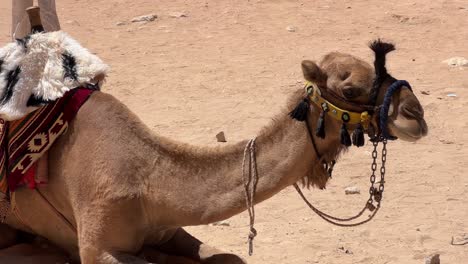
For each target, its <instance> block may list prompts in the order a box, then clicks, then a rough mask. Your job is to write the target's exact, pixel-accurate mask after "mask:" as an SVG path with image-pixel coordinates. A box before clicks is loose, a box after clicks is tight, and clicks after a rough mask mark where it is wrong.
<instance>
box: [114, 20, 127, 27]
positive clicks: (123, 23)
mask: <svg viewBox="0 0 468 264" xmlns="http://www.w3.org/2000/svg"><path fill="white" fill-rule="evenodd" d="M115 25H116V26H124V25H127V22H124V21H120V22H117V23H115Z"/></svg>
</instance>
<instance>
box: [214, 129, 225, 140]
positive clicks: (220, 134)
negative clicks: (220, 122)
mask: <svg viewBox="0 0 468 264" xmlns="http://www.w3.org/2000/svg"><path fill="white" fill-rule="evenodd" d="M216 140H218V142H226V136H225V135H224V132H223V131H221V132H219V133H218V134H216Z"/></svg>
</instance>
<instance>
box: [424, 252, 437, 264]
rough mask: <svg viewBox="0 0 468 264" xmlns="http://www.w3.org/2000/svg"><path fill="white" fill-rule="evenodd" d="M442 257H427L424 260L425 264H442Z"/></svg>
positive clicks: (435, 255)
mask: <svg viewBox="0 0 468 264" xmlns="http://www.w3.org/2000/svg"><path fill="white" fill-rule="evenodd" d="M439 257H440V255H439V254H434V255H431V256H429V257H426V259H425V260H424V264H440V258H439Z"/></svg>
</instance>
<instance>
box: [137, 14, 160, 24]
mask: <svg viewBox="0 0 468 264" xmlns="http://www.w3.org/2000/svg"><path fill="white" fill-rule="evenodd" d="M156 18H158V16H157V15H155V14H148V15H143V16H138V17H134V18H132V20H131V21H132V22H133V23H135V22H151V21H154V20H155V19H156Z"/></svg>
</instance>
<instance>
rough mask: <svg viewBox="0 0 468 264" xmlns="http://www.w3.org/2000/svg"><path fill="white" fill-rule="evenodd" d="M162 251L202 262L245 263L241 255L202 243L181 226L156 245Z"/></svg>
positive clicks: (209, 263)
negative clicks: (167, 238) (168, 237)
mask: <svg viewBox="0 0 468 264" xmlns="http://www.w3.org/2000/svg"><path fill="white" fill-rule="evenodd" d="M158 248H159V249H160V250H161V251H162V252H165V253H167V254H171V255H177V256H184V257H187V258H190V259H193V260H196V261H200V262H201V263H203V264H211V263H219V264H221V263H223V264H245V263H247V262H246V261H245V260H243V259H242V258H241V257H239V256H237V255H234V254H230V253H225V252H223V251H221V250H219V249H216V248H213V247H210V246H208V245H206V244H203V243H202V242H201V241H200V240H198V239H196V238H195V237H193V236H192V235H190V234H189V233H187V231H185V230H184V229H183V228H179V229H178V230H177V232H176V233H175V234H174V236H173V237H172V238H171V239H170V240H169V241H167V242H166V243H164V244H163V245H161V246H159V247H158Z"/></svg>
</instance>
